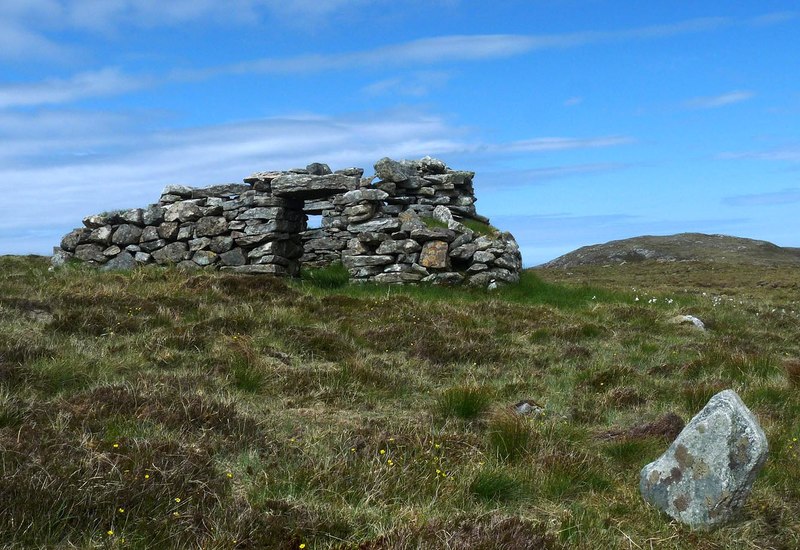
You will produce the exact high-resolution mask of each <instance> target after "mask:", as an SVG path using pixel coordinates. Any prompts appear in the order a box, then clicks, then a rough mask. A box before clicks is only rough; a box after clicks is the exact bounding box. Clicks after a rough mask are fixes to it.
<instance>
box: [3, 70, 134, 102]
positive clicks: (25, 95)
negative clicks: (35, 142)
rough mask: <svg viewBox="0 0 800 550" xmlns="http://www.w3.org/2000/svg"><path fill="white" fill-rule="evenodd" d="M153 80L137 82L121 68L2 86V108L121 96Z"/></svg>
mask: <svg viewBox="0 0 800 550" xmlns="http://www.w3.org/2000/svg"><path fill="white" fill-rule="evenodd" d="M148 81H149V79H148V78H143V79H137V78H135V77H132V76H129V75H126V74H123V73H122V72H121V71H120V70H119V69H116V68H106V69H101V70H99V71H92V72H85V73H79V74H76V75H73V76H71V77H70V78H67V79H56V78H54V79H49V80H45V81H43V82H36V83H29V84H5V85H0V109H7V108H9V107H25V106H33V105H47V104H55V103H69V102H73V101H80V100H82V99H87V98H94V97H102V96H110V95H117V94H120V93H125V92H130V91H133V90H137V89H140V88H142V87H145V86H146V85H147V84H148Z"/></svg>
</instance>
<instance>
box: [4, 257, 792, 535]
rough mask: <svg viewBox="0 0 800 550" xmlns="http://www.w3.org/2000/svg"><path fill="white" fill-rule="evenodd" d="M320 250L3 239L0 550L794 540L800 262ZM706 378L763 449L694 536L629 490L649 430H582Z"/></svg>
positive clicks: (696, 405) (675, 407)
mask: <svg viewBox="0 0 800 550" xmlns="http://www.w3.org/2000/svg"><path fill="white" fill-rule="evenodd" d="M337 269H338V268H332V269H331V270H329V271H323V272H305V273H304V276H303V277H302V278H301V279H299V280H296V281H282V280H277V279H270V278H262V277H237V276H231V275H225V274H219V273H209V272H194V273H186V272H181V271H179V270H175V269H162V268H157V267H147V268H140V269H136V270H134V271H132V272H128V273H101V272H97V271H94V270H92V269H89V268H86V267H84V266H80V265H70V266H67V267H66V268H64V269H60V270H57V271H55V272H49V271H48V269H47V261H46V259H44V258H37V257H0V274H2V276H0V479H2V483H0V546H3V547H10V548H37V547H77V548H96V547H111V548H122V547H125V548H153V547H175V548H197V547H208V548H286V549H290V548H292V549H294V548H300V545H303V544H304V545H305V548H308V549H311V548H337V549H345V548H359V547H361V548H370V549H401V548H440V547H442V544H449V545H450V547H453V548H468V549H469V548H472V549H477V548H509V549H511V548H519V547H531V548H619V547H625V548H629V547H632V548H637V547H640V548H706V549H711V548H792V547H798V546H800V528H799V527H798V523H797V521H796V518H797V517H798V515H800V489H798V485H797V483H796V480H797V478H798V476H800V446H798V444H797V439H798V438H800V395H798V391H797V388H798V385H800V382H798V380H800V375H798V372H800V368H798V367H797V364H798V361H800V359H798V358H800V333H798V326H800V318H799V316H798V313H797V311H798V310H797V308H796V305H797V304H796V302H795V301H794V300H796V297H793V295H792V293H791V292H790V290H791V288H793V287H792V286H791V285H793V284H795V283H796V282H797V281H800V277H798V276H797V274H796V273H795V272H793V271H790V270H788V269H786V270H778V271H775V270H768V269H766V268H764V269H762V270H761V272H758V270H757V269H756V268H754V269H752V270H741V269H739V270H734V269H730V270H727V269H722V268H720V267H719V266H713V265H709V266H706V268H705V270H704V269H703V267H702V266H701V265H699V264H698V265H695V264H692V265H691V266H686V265H683V266H669V265H661V266H656V265H643V266H639V267H635V266H620V267H615V268H595V269H594V270H589V269H582V270H576V271H575V272H572V274H571V275H570V274H569V272H565V271H537V272H536V273H531V272H528V273H525V274H524V276H523V279H522V282H521V284H520V285H517V286H511V287H504V288H501V289H499V290H497V291H493V292H490V291H484V290H480V289H462V288H456V289H450V288H443V287H429V286H419V287H394V286H392V287H388V286H380V285H349V284H346V285H343V284H341V283H342V274H341V270H340V269H339V270H338V271H337ZM758 281H767V282H768V283H769V284H763V285H758V284H756V283H758ZM794 288H796V287H794ZM678 314H692V315H696V316H698V317H700V318H701V319H703V320H704V321H707V322H708V325H709V326H710V327H711V330H709V331H707V332H701V331H698V330H696V329H694V328H692V327H686V326H681V325H675V324H671V323H670V322H669V319H670V318H672V317H674V316H675V315H678ZM725 388H733V389H735V390H736V391H737V392H739V393H740V395H741V396H742V398H743V399H744V401H745V402H746V403H747V404H748V406H750V408H751V409H752V410H753V412H754V413H755V414H756V415H757V416H758V417H759V419H760V421H761V423H762V425H763V427H764V429H765V431H766V433H767V437H768V438H769V440H770V448H771V454H770V458H769V460H768V462H767V464H766V466H765V468H764V471H763V473H762V475H761V476H760V477H759V478H758V480H757V481H756V484H755V490H754V493H753V496H752V498H751V499H750V501H749V502H748V504H747V505H746V506H745V509H744V511H743V514H742V516H741V517H740V518H739V520H738V521H737V522H735V523H733V524H731V525H728V526H725V527H722V528H721V529H718V530H716V531H713V532H710V533H707V532H692V531H689V530H688V529H686V528H684V527H681V526H679V525H676V524H674V523H671V522H670V521H668V518H667V517H665V516H664V515H662V514H660V513H659V512H657V511H656V510H653V509H652V508H650V507H648V506H646V505H645V504H644V502H643V501H642V499H641V498H640V496H639V494H638V472H639V470H640V469H641V467H642V466H643V465H644V464H646V463H647V462H649V461H652V460H653V459H655V458H656V457H657V456H658V455H659V454H660V453H661V452H663V450H664V449H666V447H667V445H668V442H667V441H665V440H664V439H663V438H660V437H658V436H655V435H654V436H642V437H638V438H627V439H626V438H622V439H615V440H609V439H608V438H607V437H604V436H603V435H602V434H605V433H608V432H609V431H614V430H616V431H624V430H625V429H627V428H629V427H631V426H634V425H638V424H642V423H647V422H652V421H653V420H655V419H656V418H659V417H661V416H662V415H663V414H664V413H666V412H669V411H672V412H675V413H677V414H678V415H680V416H681V417H683V418H684V420H688V419H689V418H690V417H691V416H692V415H693V414H695V413H696V412H697V411H698V410H699V409H700V408H701V407H702V406H703V405H705V403H706V401H707V400H708V398H709V397H710V396H711V395H713V394H714V393H715V392H717V391H720V390H721V389H725ZM523 399H531V400H534V401H536V402H537V403H539V404H540V405H541V407H542V409H543V413H542V414H538V415H534V416H519V415H516V414H514V413H513V412H511V411H512V405H513V404H514V403H517V402H518V401H520V400H523ZM443 541H445V542H444V543H443Z"/></svg>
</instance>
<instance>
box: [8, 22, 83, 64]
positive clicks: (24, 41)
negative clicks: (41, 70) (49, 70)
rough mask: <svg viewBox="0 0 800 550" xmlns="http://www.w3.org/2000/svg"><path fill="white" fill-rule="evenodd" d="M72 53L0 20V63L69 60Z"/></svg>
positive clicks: (19, 26) (30, 32) (22, 27)
mask: <svg viewBox="0 0 800 550" xmlns="http://www.w3.org/2000/svg"><path fill="white" fill-rule="evenodd" d="M72 54H73V51H72V49H71V48H69V47H65V46H62V45H59V44H56V43H55V42H53V41H52V40H50V39H48V38H46V37H45V36H43V35H42V34H40V33H37V32H34V31H31V30H29V29H26V28H25V27H24V26H22V25H18V24H15V23H14V22H13V21H8V20H6V21H4V20H3V19H2V18H0V61H3V60H6V61H14V60H19V59H25V60H28V61H30V60H34V59H55V60H63V59H67V58H69V57H70V56H71V55H72Z"/></svg>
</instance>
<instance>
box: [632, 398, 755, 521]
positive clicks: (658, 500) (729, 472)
mask: <svg viewBox="0 0 800 550" xmlns="http://www.w3.org/2000/svg"><path fill="white" fill-rule="evenodd" d="M767 448H768V446H767V438H766V436H765V435H764V431H763V430H762V429H761V426H759V424H758V420H757V419H756V417H755V416H754V415H753V413H751V412H750V410H749V409H748V408H747V407H746V406H745V404H744V403H743V402H742V400H741V399H740V398H739V396H738V395H737V394H736V392H734V391H733V390H725V391H723V392H720V393H718V394H717V395H715V396H714V397H712V398H711V400H710V401H709V402H708V404H707V405H706V406H705V407H704V408H703V410H701V411H700V412H699V413H698V414H697V416H695V417H694V418H692V420H691V421H689V423H688V424H687V425H686V427H685V428H684V429H683V431H681V433H680V434H679V435H678V437H677V438H676V439H675V441H674V442H673V443H672V445H670V447H669V449H667V451H666V452H665V453H664V454H663V455H661V457H659V458H658V460H656V461H654V462H651V463H650V464H648V465H647V466H645V467H644V468H643V469H642V471H641V474H640V483H639V488H640V491H641V493H642V496H643V497H644V499H645V500H646V501H647V502H648V503H650V504H652V505H653V506H655V507H657V508H659V509H661V510H663V511H664V512H666V513H667V514H668V515H670V516H671V517H673V518H674V519H676V520H678V521H680V522H682V523H685V524H687V525H689V526H690V527H692V528H695V529H709V528H711V527H714V526H716V525H719V524H722V523H725V522H727V521H729V520H731V519H732V518H733V516H735V514H736V513H737V512H738V511H739V510H740V509H741V508H742V506H743V505H744V503H745V501H746V500H747V497H748V496H749V495H750V491H751V489H752V486H753V482H754V481H755V479H756V476H758V473H759V471H760V470H761V467H762V466H763V465H764V462H765V461H766V459H767Z"/></svg>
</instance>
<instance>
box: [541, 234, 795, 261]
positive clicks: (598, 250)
mask: <svg viewBox="0 0 800 550" xmlns="http://www.w3.org/2000/svg"><path fill="white" fill-rule="evenodd" d="M655 260H659V261H662V262H687V261H690V262H691V261H701V262H703V263H711V262H713V263H716V264H739V265H746V266H755V265H758V266H779V267H800V250H798V249H797V248H784V247H780V246H777V245H775V244H772V243H770V242H767V241H757V240H754V239H744V238H741V237H730V236H727V235H706V234H704V233H679V234H677V235H666V236H651V235H647V236H643V237H633V238H630V239H622V240H619V241H610V242H607V243H604V244H595V245H591V246H584V247H582V248H579V249H578V250H575V251H573V252H570V253H568V254H565V255H563V256H560V257H558V258H556V259H555V260H552V261H550V262H547V263H546V264H544V266H543V267H548V268H551V267H564V268H573V267H578V266H592V265H606V264H611V265H618V264H622V263H632V262H633V263H636V262H646V261H655Z"/></svg>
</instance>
